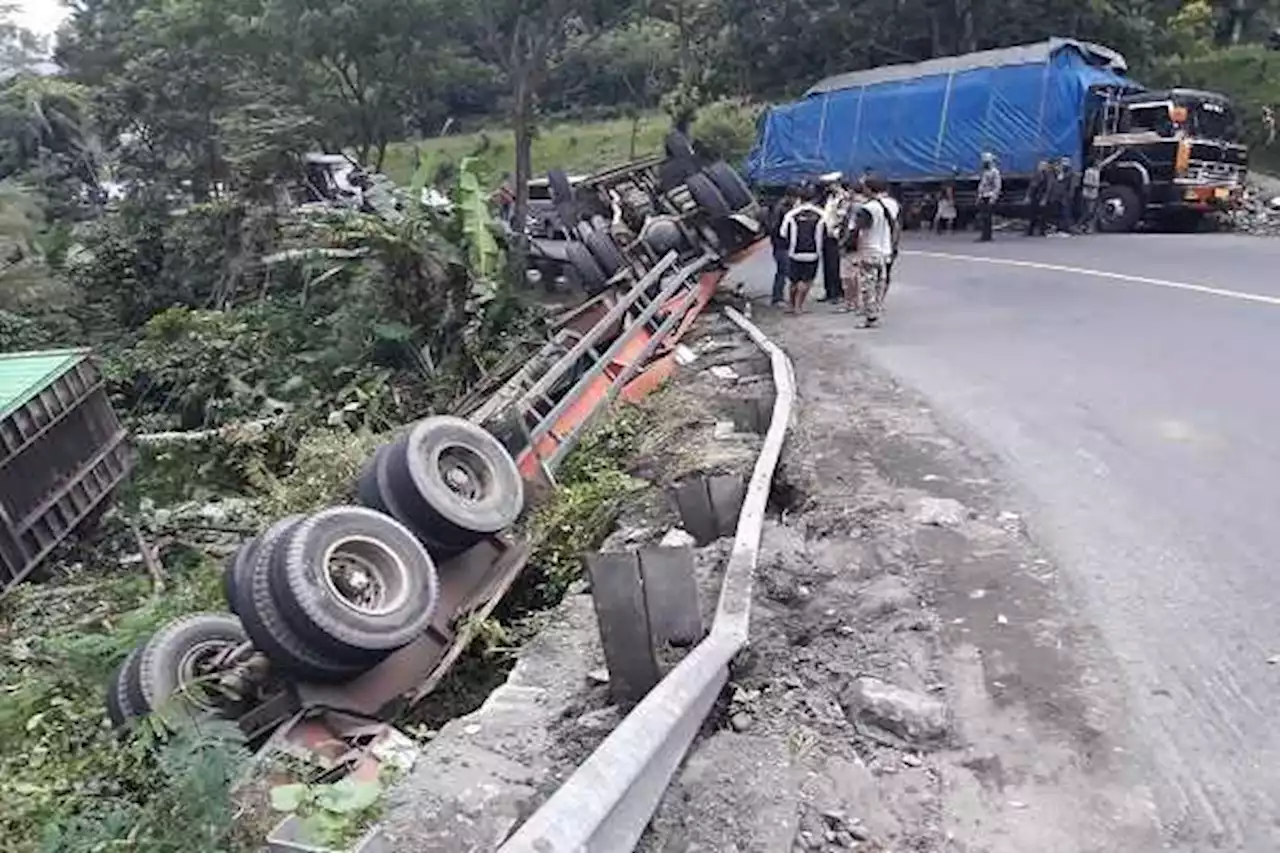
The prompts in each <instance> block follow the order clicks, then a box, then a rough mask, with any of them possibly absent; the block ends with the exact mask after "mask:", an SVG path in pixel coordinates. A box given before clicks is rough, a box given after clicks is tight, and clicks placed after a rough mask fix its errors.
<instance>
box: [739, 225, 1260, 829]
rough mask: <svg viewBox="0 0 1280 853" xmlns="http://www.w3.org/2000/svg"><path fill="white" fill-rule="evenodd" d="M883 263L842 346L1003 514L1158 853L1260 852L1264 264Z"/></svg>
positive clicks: (762, 284)
mask: <svg viewBox="0 0 1280 853" xmlns="http://www.w3.org/2000/svg"><path fill="white" fill-rule="evenodd" d="M905 248H906V252H905V253H904V256H903V257H902V259H901V260H900V262H899V268H898V270H897V271H896V272H895V281H894V289H893V291H892V292H891V294H890V296H889V300H888V306H887V312H886V315H885V317H884V321H883V325H882V326H881V327H880V328H877V329H874V330H867V331H866V332H865V337H860V338H859V344H858V346H859V347H860V348H861V351H862V352H863V353H865V354H866V355H867V356H868V357H869V358H870V360H871V361H872V362H873V363H875V364H876V365H878V366H880V367H882V368H883V369H885V370H886V371H888V372H889V373H891V374H892V375H893V376H894V377H896V378H897V379H899V380H900V381H902V382H903V383H905V384H906V385H908V386H910V387H912V388H914V389H915V390H916V391H918V392H919V393H921V394H922V395H923V396H924V397H925V398H927V399H928V400H929V401H930V402H931V403H932V404H933V405H934V406H935V407H936V408H937V409H938V410H939V411H940V412H941V413H942V415H943V416H944V417H946V418H947V419H949V420H950V421H952V422H954V423H955V424H956V425H957V429H958V430H959V431H961V432H962V433H965V434H968V435H969V436H970V437H971V439H972V441H974V442H976V443H980V444H981V445H984V446H985V448H986V449H988V450H990V451H992V452H994V453H995V454H996V455H997V456H998V457H999V458H1000V459H1001V460H1002V461H1003V463H1004V467H1005V468H1006V469H1007V471H1008V474H1009V477H1010V478H1011V479H1012V480H1013V481H1014V482H1015V483H1016V484H1017V485H1018V487H1019V489H1020V490H1021V491H1022V492H1023V493H1024V498H1025V503H1026V506H1028V507H1029V508H1030V512H1029V516H1030V521H1031V527H1032V530H1033V532H1034V533H1035V535H1036V536H1037V538H1038V539H1040V540H1041V542H1042V544H1044V545H1045V546H1046V547H1048V548H1049V549H1050V550H1051V551H1052V553H1053V554H1054V555H1055V557H1056V558H1057V559H1058V561H1059V563H1060V564H1061V566H1062V567H1063V568H1064V570H1065V573H1066V577H1067V579H1068V581H1069V582H1070V584H1071V586H1072V588H1073V590H1074V592H1075V593H1076V594H1077V595H1078V597H1079V600H1080V601H1081V602H1082V603H1081V604H1080V607H1081V611H1082V614H1083V618H1086V619H1087V620H1088V621H1089V623H1090V624H1091V625H1092V626H1095V627H1096V628H1097V630H1098V632H1099V633H1100V635H1101V637H1102V638H1103V641H1104V642H1105V644H1106V645H1107V647H1108V650H1107V651H1108V660H1109V663H1108V666H1109V667H1111V668H1113V669H1116V670H1118V674H1119V679H1120V681H1121V682H1122V683H1123V684H1124V686H1125V689H1126V691H1127V694H1128V704H1129V707H1130V708H1131V709H1132V715H1133V720H1132V721H1131V722H1132V731H1133V733H1134V734H1133V738H1134V739H1135V740H1134V743H1133V755H1134V756H1135V757H1134V761H1141V762H1142V763H1143V768H1144V769H1143V772H1144V773H1145V774H1147V775H1148V776H1149V777H1150V784H1151V786H1152V788H1153V790H1154V792H1155V799H1156V803H1157V807H1158V811H1159V821H1160V824H1161V826H1162V827H1163V829H1164V836H1165V842H1166V849H1175V850H1186V851H1204V850H1239V851H1249V853H1253V851H1258V853H1264V851H1276V850H1280V727H1278V726H1277V720H1280V713H1278V712H1280V394H1278V393H1277V387H1278V385H1280V380H1278V377H1280V240H1265V239H1260V238H1248V237H1235V236H1227V235H1123V236H1119V235H1117V236H1092V237H1077V238H1070V239H1055V238H1047V239H1035V240H1028V239H1024V238H1021V237H1019V236H1010V235H999V236H998V238H997V241H996V242H995V243H994V244H987V245H981V244H977V243H975V242H973V241H972V237H971V236H970V235H956V236H954V237H953V238H945V239H940V238H915V239H911V237H908V241H907V245H906V247H905ZM771 274H772V262H771V260H770V258H769V256H768V252H767V251H765V252H762V253H758V255H757V256H756V257H755V258H754V259H752V260H751V261H750V262H748V264H747V265H746V266H745V267H744V269H743V271H742V273H741V275H742V276H743V277H744V279H745V280H746V283H747V287H748V292H749V293H750V294H752V295H755V296H759V295H761V294H764V293H767V288H768V279H769V278H770V277H771ZM818 290H820V288H818ZM814 310H815V311H823V310H827V309H825V308H824V307H817V306H815V307H814ZM850 322H853V320H852V318H851V319H850ZM831 355H832V358H833V359H835V358H840V357H841V356H840V353H838V352H833V353H832V354H831ZM1269 661H1274V663H1273V662H1269ZM1125 853H1129V852H1128V851H1125ZM1133 853H1137V851H1133Z"/></svg>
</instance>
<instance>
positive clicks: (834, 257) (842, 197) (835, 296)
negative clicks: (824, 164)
mask: <svg viewBox="0 0 1280 853" xmlns="http://www.w3.org/2000/svg"><path fill="white" fill-rule="evenodd" d="M828 177H829V182H828V184H827V199H826V203H825V204H823V206H822V214H823V220H822V231H823V240H822V289H823V291H824V292H823V296H822V300H821V301H822V302H831V303H839V302H840V300H841V299H842V298H843V297H844V288H843V287H842V286H841V283H840V245H839V243H838V242H837V238H838V236H839V234H840V229H841V227H842V226H843V225H844V223H845V221H846V220H847V219H848V218H849V196H848V194H847V192H846V191H845V188H844V186H843V184H841V183H840V182H839V177H840V176H839V173H837V174H835V175H831V176H828Z"/></svg>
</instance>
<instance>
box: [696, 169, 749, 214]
mask: <svg viewBox="0 0 1280 853" xmlns="http://www.w3.org/2000/svg"><path fill="white" fill-rule="evenodd" d="M703 172H705V173H706V176H707V177H708V178H710V179H711V182H712V183H714V184H715V185H716V189H718V190H720V195H722V196H724V200H725V201H727V202H728V203H729V206H730V207H731V208H733V209H734V210H735V211H737V210H745V209H746V208H748V207H750V206H751V205H752V204H753V203H754V202H755V198H753V197H752V195H751V189H750V188H749V187H748V186H747V182H746V181H744V180H742V176H741V175H739V174H738V170H737V169H735V168H733V167H732V166H730V165H729V164H728V163H726V162H724V161H723V160H720V161H718V162H715V163H712V164H711V165H710V166H708V167H707V168H706V169H704V170H703Z"/></svg>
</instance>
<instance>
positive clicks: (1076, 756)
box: [642, 316, 1160, 853]
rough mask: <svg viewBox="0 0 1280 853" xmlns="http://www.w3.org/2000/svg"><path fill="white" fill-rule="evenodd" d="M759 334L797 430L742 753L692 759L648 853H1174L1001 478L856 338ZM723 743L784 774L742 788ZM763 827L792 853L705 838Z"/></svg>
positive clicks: (1116, 718) (760, 616)
mask: <svg viewBox="0 0 1280 853" xmlns="http://www.w3.org/2000/svg"><path fill="white" fill-rule="evenodd" d="M761 325H762V326H763V327H764V328H765V330H766V332H767V333H768V334H770V335H771V336H773V337H774V340H775V341H776V342H777V343H779V344H780V345H781V346H783V348H784V349H785V350H787V352H788V354H789V355H790V356H791V357H792V359H793V362H794V364H795V368H796V373H797V377H798V382H799V409H798V415H797V417H796V418H795V422H794V427H793V431H792V433H791V434H790V436H789V439H788V442H787V445H786V448H785V450H784V459H783V466H782V468H781V470H780V472H779V475H778V478H777V481H776V482H775V484H774V488H773V499H772V500H771V503H770V506H771V509H772V511H773V513H774V517H773V519H772V520H771V521H769V522H768V523H767V524H766V527H765V531H764V536H763V541H762V548H761V553H760V558H759V563H758V570H757V579H756V580H757V582H756V587H755V597H754V603H753V609H752V625H751V645H750V648H749V651H748V652H747V653H746V654H745V655H744V656H743V658H742V661H741V666H740V667H738V668H737V669H736V671H735V672H734V674H733V679H732V684H731V695H730V702H729V706H728V708H727V709H726V712H725V715H724V719H725V722H724V724H723V729H724V730H725V731H722V732H720V733H718V734H717V735H716V736H714V737H712V738H710V739H708V740H706V741H704V742H702V743H701V744H699V745H697V746H696V747H695V750H694V752H693V754H692V755H691V757H690V759H689V760H688V766H687V768H686V770H685V771H684V772H683V773H682V774H681V777H680V779H679V780H678V782H677V783H676V785H675V786H674V787H673V788H672V789H671V790H670V791H669V792H668V795H667V797H666V798H665V799H664V802H663V805H662V806H661V808H660V810H659V813H658V815H657V817H656V818H655V821H654V822H653V824H652V825H651V828H650V832H649V833H648V835H647V836H646V838H645V840H644V846H643V848H642V849H644V850H646V851H649V853H658V851H661V853H682V852H683V851H694V850H722V849H723V850H737V851H740V853H747V851H761V853H763V851H775V850H788V849H794V850H843V849H857V850H894V851H907V850H911V851H921V853H923V851H956V853H960V851H965V853H976V851H992V852H993V853H994V851H1001V853H1003V851H1010V853H1013V851H1026V850H1055V851H1104V850H1107V851H1110V850H1121V849H1123V850H1127V851H1145V850H1156V849H1160V845H1159V837H1158V834H1157V832H1156V825H1155V821H1154V817H1153V811H1152V807H1151V797H1150V792H1149V791H1147V790H1146V788H1145V787H1144V786H1143V784H1142V781H1141V769H1140V764H1139V763H1138V762H1136V761H1134V760H1132V757H1130V756H1127V755H1126V754H1125V753H1124V752H1123V750H1122V748H1121V744H1122V743H1125V742H1127V740H1128V739H1127V738H1124V737H1119V736H1117V735H1118V734H1119V733H1121V732H1122V731H1123V728H1124V725H1125V723H1124V721H1125V719H1126V715H1125V713H1124V706H1123V701H1122V700H1121V699H1120V698H1119V697H1120V694H1119V691H1118V690H1117V689H1115V687H1114V685H1112V684H1110V683H1108V682H1106V681H1105V680H1104V679H1102V678H1101V677H1100V676H1099V674H1098V673H1099V672H1101V671H1104V669H1105V668H1101V667H1095V666H1094V663H1095V662H1096V661H1097V660H1098V658H1099V656H1100V653H1099V652H1098V644H1097V643H1096V642H1095V639H1094V637H1093V636H1092V634H1091V632H1090V631H1088V630H1087V629H1086V628H1083V627H1081V625H1080V622H1079V620H1077V619H1075V618H1074V616H1073V613H1074V610H1073V608H1072V607H1071V605H1070V601H1069V598H1070V596H1069V593H1068V591H1066V590H1063V589H1062V588H1061V587H1060V585H1059V583H1058V578H1057V572H1056V569H1055V567H1054V565H1053V563H1052V560H1051V559H1050V558H1049V557H1048V555H1046V554H1045V553H1043V552H1042V551H1041V549H1040V548H1038V547H1037V545H1036V544H1035V543H1034V542H1032V541H1031V540H1030V539H1029V538H1028V536H1027V534H1026V532H1025V529H1024V525H1023V524H1022V520H1021V516H1020V514H1019V513H1018V511H1017V509H1016V508H1015V507H1014V506H1013V505H1012V502H1011V500H1010V499H1009V497H1008V492H1007V491H1006V490H1005V489H1004V487H1003V486H1002V484H1001V482H1000V479H999V472H998V470H997V469H996V468H995V467H994V466H993V465H992V463H991V462H990V460H989V459H987V458H985V457H984V456H983V455H981V454H979V453H976V452H974V451H972V450H970V449H969V448H967V447H966V446H965V445H964V444H963V443H962V442H960V441H959V440H957V439H956V438H955V437H953V435H951V434H949V433H948V431H947V430H945V429H943V428H942V427H941V426H940V425H939V424H938V423H937V422H936V421H935V420H934V418H933V415H932V413H931V412H930V410H929V408H928V407H927V406H926V405H925V404H924V403H923V402H922V401H920V400H919V399H916V398H915V397H914V396H912V395H911V394H909V393H908V392H906V391H905V390H904V389H902V388H900V387H898V386H897V385H895V384H894V383H893V382H892V381H890V380H889V379H887V378H886V377H884V376H883V375H882V374H880V373H878V372H877V371H876V370H874V369H872V368H871V367H869V366H868V365H866V364H865V363H863V362H862V361H861V359H860V358H859V357H858V355H857V351H856V344H855V343H854V341H855V340H856V337H855V336H856V335H857V334H858V331H857V330H855V329H854V328H853V327H852V324H849V323H846V322H842V318H840V317H839V316H813V317H806V318H802V319H800V320H798V321H795V320H793V321H790V322H780V321H778V320H773V319H772V318H770V317H766V318H765V319H764V320H763V321H762V322H761ZM726 733H732V734H736V735H743V736H745V735H749V736H750V737H752V738H755V739H759V740H760V741H761V742H760V743H758V744H757V745H756V746H755V747H753V749H754V750H755V751H756V753H757V754H758V755H761V756H774V759H775V760H776V761H779V762H782V763H783V764H785V766H783V767H777V768H772V769H771V770H770V772H768V773H764V772H757V773H753V774H745V773H740V772H738V771H737V770H735V767H734V764H733V762H732V761H731V760H728V759H724V758H720V757H717V756H720V755H721V754H722V753H723V752H724V748H723V747H722V746H721V744H720V740H721V739H722V738H723V736H724V735H725V734H726ZM717 767H720V768H721V770H720V771H717V769H716V768H717ZM779 780H796V781H795V782H794V783H786V784H784V783H783V782H781V781H779ZM726 784H727V785H732V786H733V790H734V791H735V792H736V793H735V795H734V796H733V797H728V798H726V797H724V796H716V795H713V793H712V792H710V791H708V790H707V789H708V788H709V787H710V786H723V785H726ZM761 814H769V815H773V816H775V817H776V816H779V815H786V816H787V820H786V821H785V823H786V825H787V826H791V827H793V828H794V833H793V834H792V835H791V837H790V839H789V842H788V843H787V844H782V845H779V843H778V842H777V836H776V834H769V833H764V832H761V833H758V834H755V835H752V834H743V833H740V832H727V831H726V833H721V834H720V835H718V836H715V835H714V833H713V836H714V837H710V838H709V837H708V834H707V832H706V827H708V826H713V825H715V826H733V825H737V824H738V823H739V822H741V823H742V825H744V826H751V825H754V824H752V823H751V822H750V821H751V820H752V815H761ZM777 820H781V818H777ZM775 823H777V821H775ZM717 845H719V846H717Z"/></svg>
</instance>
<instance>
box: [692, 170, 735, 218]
mask: <svg viewBox="0 0 1280 853" xmlns="http://www.w3.org/2000/svg"><path fill="white" fill-rule="evenodd" d="M685 186H687V187H688V188H689V195H691V196H692V197H693V200H694V202H695V203H697V205H698V207H699V208H701V209H702V212H703V213H706V214H707V215H709V216H710V217H711V218H713V219H722V218H724V217H726V216H729V215H730V214H732V213H733V211H732V210H731V209H730V208H729V203H728V202H727V201H725V200H724V196H723V195H721V194H720V190H719V189H717V188H716V185H715V183H714V182H712V180H711V179H710V178H708V177H707V176H706V175H704V174H702V173H701V172H698V173H696V174H693V175H690V176H689V179H688V181H687V182H686V184H685Z"/></svg>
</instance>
